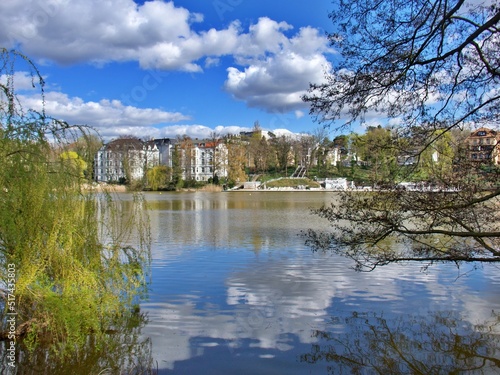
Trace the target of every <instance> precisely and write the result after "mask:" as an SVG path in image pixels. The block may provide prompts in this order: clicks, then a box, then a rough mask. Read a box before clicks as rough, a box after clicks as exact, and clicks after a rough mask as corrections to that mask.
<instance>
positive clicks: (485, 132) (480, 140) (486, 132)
mask: <svg viewBox="0 0 500 375" xmlns="http://www.w3.org/2000/svg"><path fill="white" fill-rule="evenodd" d="M466 142H467V149H468V156H469V160H472V161H477V162H490V163H492V164H494V165H499V164H500V132H498V131H495V130H492V129H488V128H484V127H483V128H479V129H477V130H475V131H474V132H472V133H471V135H469V137H467V140H466Z"/></svg>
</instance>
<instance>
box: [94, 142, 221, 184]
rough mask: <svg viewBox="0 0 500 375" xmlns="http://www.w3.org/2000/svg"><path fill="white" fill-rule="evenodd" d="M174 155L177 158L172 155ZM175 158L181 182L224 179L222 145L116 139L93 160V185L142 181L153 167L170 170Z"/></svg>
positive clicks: (104, 147)
mask: <svg viewBox="0 0 500 375" xmlns="http://www.w3.org/2000/svg"><path fill="white" fill-rule="evenodd" d="M176 155H177V156H176ZM175 157H177V158H179V161H178V162H179V164H180V168H181V169H182V178H183V179H184V180H196V181H208V180H209V179H210V178H214V177H215V176H216V175H217V176H218V177H219V178H221V177H227V148H226V146H225V144H224V143H223V142H214V141H198V140H196V141H192V140H190V139H189V142H186V141H183V142H176V141H172V140H171V139H169V138H162V139H153V140H150V141H146V142H143V141H141V140H139V139H136V138H120V139H117V140H114V141H111V142H109V143H108V144H106V145H104V146H103V147H102V148H101V149H100V150H99V151H98V152H97V154H96V156H95V159H94V176H95V180H96V181H97V182H124V181H130V180H140V179H142V178H144V176H145V174H146V172H147V170H148V169H150V168H153V167H155V166H157V165H164V166H167V167H169V168H173V165H174V163H175V161H174V160H173V159H174V158H175Z"/></svg>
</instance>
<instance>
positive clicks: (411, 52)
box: [304, 0, 500, 269]
mask: <svg viewBox="0 0 500 375" xmlns="http://www.w3.org/2000/svg"><path fill="white" fill-rule="evenodd" d="M330 18H331V20H332V21H333V24H334V27H335V32H333V33H331V34H330V35H329V39H330V42H331V44H332V46H333V47H334V48H336V49H337V50H338V51H339V52H340V54H339V55H340V56H341V57H340V58H338V59H337V60H336V62H335V64H336V66H335V67H334V70H333V71H330V72H327V74H326V80H325V82H323V83H318V84H312V85H311V87H310V90H309V93H308V94H307V95H305V97H304V100H305V101H307V102H308V103H310V105H311V113H312V114H313V115H314V116H316V117H317V119H318V120H319V121H322V122H323V123H325V126H335V127H339V128H342V127H349V126H350V125H352V124H357V123H363V122H364V121H366V119H367V116H373V115H375V114H376V115H377V116H384V117H386V118H387V120H388V122H389V120H393V121H392V122H391V123H399V124H401V125H400V126H399V127H397V128H396V129H395V130H394V131H395V133H396V137H395V138H396V139H398V138H401V137H404V138H406V139H410V140H412V139H415V138H418V139H419V140H423V142H421V143H420V142H419V147H412V148H411V149H410V148H409V149H408V150H406V154H411V153H413V155H414V157H415V160H416V161H417V164H415V165H414V168H405V169H404V171H405V172H406V173H407V174H406V175H403V179H404V178H411V177H412V173H415V172H416V171H418V169H419V165H418V164H419V163H420V161H421V156H422V155H424V159H425V152H426V150H428V149H429V150H432V149H438V148H439V147H438V146H436V143H437V142H439V141H440V140H443V139H444V137H446V135H447V134H448V133H450V132H452V131H454V130H455V129H462V128H467V127H470V128H474V127H479V126H486V127H488V128H492V129H498V126H499V125H498V119H499V118H500V117H499V114H500V106H499V102H500V100H499V99H500V90H499V88H500V87H499V83H500V58H499V54H498V51H499V48H500V33H499V21H500V8H499V6H498V4H497V3H496V2H472V1H465V0H452V1H441V0H431V1H428V0H416V1H403V0H382V1H379V0H363V1H360V0H337V1H336V2H335V10H334V11H333V12H332V13H331V14H330ZM497 142H498V141H497ZM412 143H413V142H409V144H410V145H412ZM497 147H498V146H497ZM402 151H403V150H402ZM451 163H453V165H452V166H451V168H448V169H443V168H442V166H441V168H440V170H441V171H443V170H444V171H449V170H451V171H453V173H440V174H438V175H439V180H436V178H434V177H435V176H432V177H433V180H434V189H435V190H436V189H438V190H439V191H434V192H425V191H419V192H407V191H403V190H401V189H397V188H396V186H394V187H393V188H390V187H388V189H387V191H386V192H384V193H378V194H349V193H347V194H345V195H344V197H343V200H342V202H343V203H338V204H333V205H331V206H330V207H323V209H321V210H319V211H317V213H318V214H319V215H321V216H324V217H326V218H327V219H328V220H330V222H331V223H332V226H333V231H332V232H331V233H325V232H322V233H319V232H316V231H311V232H310V233H309V239H310V241H311V244H313V245H315V246H317V247H320V248H332V249H334V250H336V251H339V252H341V253H343V254H347V255H348V256H350V257H352V258H354V259H355V260H356V265H357V266H358V267H359V268H363V267H368V268H369V269H371V268H373V267H376V266H377V265H380V264H386V263H389V262H395V261H402V260H418V261H422V260H427V261H429V262H434V261H485V262H491V261H495V262H496V261H498V260H500V232H499V228H500V217H499V210H498V204H499V198H498V196H499V194H500V186H499V182H498V181H499V180H500V179H499V178H498V177H499V170H498V166H494V165H493V166H492V165H489V166H488V168H484V165H481V163H474V162H472V161H471V160H468V159H467V158H466V157H465V158H464V157H454V160H453V161H451ZM427 169H429V168H427ZM388 238H391V239H392V240H395V241H397V242H396V243H397V245H388V243H391V244H392V243H393V241H389V242H387V241H386V240H387V239H388Z"/></svg>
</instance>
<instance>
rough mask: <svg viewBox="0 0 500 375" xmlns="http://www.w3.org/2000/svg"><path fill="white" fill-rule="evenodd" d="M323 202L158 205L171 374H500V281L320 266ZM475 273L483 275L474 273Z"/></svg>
mask: <svg viewBox="0 0 500 375" xmlns="http://www.w3.org/2000/svg"><path fill="white" fill-rule="evenodd" d="M332 199H336V196H335V194H334V193H321V192H303V193H302V192H251V193H250V192H227V193H201V192H196V193H194V192H193V193H163V194H160V193H147V194H146V200H147V201H148V203H149V205H150V207H151V209H150V217H151V224H152V231H153V247H152V251H153V263H152V283H151V288H150V294H149V299H148V300H147V301H145V302H144V303H142V305H141V310H142V311H143V312H145V313H147V316H148V323H147V325H146V326H145V327H144V328H143V330H142V336H143V337H144V338H149V339H150V340H151V345H152V347H151V348H152V356H153V360H154V361H155V363H156V362H157V364H158V368H159V373H160V374H205V375H206V374H238V375H243V374H351V373H361V374H372V373H383V374H387V373H395V374H399V373H424V374H441V373H450V372H452V371H456V372H457V373H459V372H460V371H464V372H465V373H478V374H479V373H484V374H491V373H500V367H499V366H500V352H499V349H500V340H499V338H500V320H499V318H498V315H497V314H498V313H500V294H499V290H500V289H499V287H500V270H499V268H498V267H495V266H491V265H486V266H481V267H475V268H474V267H473V265H467V266H462V267H461V268H460V269H457V268H456V267H455V266H454V265H453V264H447V265H435V266H432V267H431V268H430V269H429V270H428V271H426V272H423V271H422V270H421V265H419V264H405V265H391V266H385V267H381V268H379V269H376V270H375V271H373V272H370V273H357V272H355V271H353V270H352V269H351V268H350V267H351V266H352V265H353V264H352V262H351V261H349V260H348V259H344V258H342V257H339V256H335V255H332V254H330V253H313V252H312V251H311V250H310V249H309V248H308V247H306V246H305V245H304V239H303V238H302V237H300V235H299V234H300V232H301V230H305V229H307V228H321V227H326V223H325V222H323V221H321V220H320V219H319V218H317V217H315V216H313V215H311V214H310V209H311V208H313V207H320V206H321V205H322V204H324V203H327V202H329V201H331V200H332ZM476 266H477V265H476Z"/></svg>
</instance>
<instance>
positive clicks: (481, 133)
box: [476, 130, 486, 137]
mask: <svg viewBox="0 0 500 375" xmlns="http://www.w3.org/2000/svg"><path fill="white" fill-rule="evenodd" d="M476 135H477V136H478V137H484V136H485V135H486V132H485V131H484V130H481V131H478V132H477V133H476Z"/></svg>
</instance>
